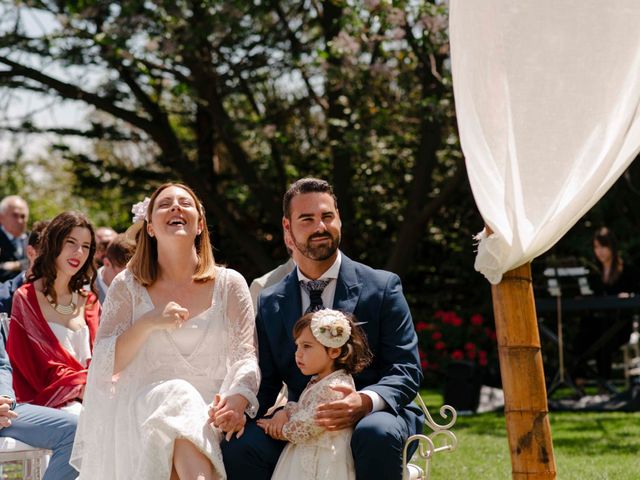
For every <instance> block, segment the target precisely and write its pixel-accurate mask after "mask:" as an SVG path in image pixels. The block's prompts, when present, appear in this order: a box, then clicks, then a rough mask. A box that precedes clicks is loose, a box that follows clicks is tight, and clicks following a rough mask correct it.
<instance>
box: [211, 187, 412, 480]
mask: <svg viewBox="0 0 640 480" xmlns="http://www.w3.org/2000/svg"><path fill="white" fill-rule="evenodd" d="M283 209H284V218H283V227H284V230H285V236H286V237H288V238H287V240H288V241H287V245H288V246H291V247H292V251H293V253H292V256H293V259H294V261H295V263H296V265H297V268H296V269H294V270H293V272H291V273H290V274H289V275H287V276H286V277H285V278H284V279H283V280H282V281H281V282H279V283H278V284H276V285H274V286H272V287H270V288H267V289H266V290H264V291H263V292H262V293H261V295H260V297H259V299H258V309H257V318H256V325H257V331H258V343H259V355H260V357H259V359H260V369H261V370H262V383H261V385H260V390H259V392H258V400H259V401H260V411H259V412H258V417H259V416H262V415H264V412H265V411H266V410H267V408H268V407H269V406H271V405H272V404H273V403H274V401H275V399H276V396H277V394H278V392H279V390H280V387H281V385H282V382H284V383H285V384H286V385H287V387H288V398H289V400H290V401H296V400H298V398H299V396H300V394H301V393H302V390H303V389H304V388H305V386H306V385H307V382H308V381H309V377H307V376H305V375H303V374H302V373H301V372H300V371H299V370H298V368H297V367H296V363H295V359H294V354H295V348H296V347H295V344H294V341H293V335H292V328H293V325H294V323H295V322H296V320H297V319H298V318H300V317H301V316H302V314H303V313H305V312H306V311H310V310H314V309H318V308H322V307H327V308H329V307H331V308H334V309H337V310H342V311H346V312H352V313H353V314H354V315H355V317H356V319H357V320H358V321H359V322H363V325H362V328H363V330H364V332H365V333H366V335H367V339H368V341H369V346H370V348H371V350H372V352H373V354H374V360H373V363H372V364H371V365H370V366H369V367H367V368H366V369H365V370H364V371H363V372H361V373H360V374H358V375H355V376H354V380H355V384H356V388H357V391H348V390H345V391H343V393H344V395H345V396H344V398H343V399H342V400H338V401H335V402H331V403H328V404H324V405H321V406H320V407H319V408H318V412H317V416H316V422H317V423H318V424H319V425H321V426H324V427H325V428H326V429H328V430H339V429H343V428H350V427H354V432H353V436H352V440H351V450H352V453H353V456H354V460H355V467H356V476H357V478H361V479H385V480H393V479H400V478H401V476H402V448H403V445H404V441H405V440H406V439H407V437H409V436H410V435H413V434H415V433H418V432H421V431H422V424H423V420H424V419H423V416H422V412H421V411H420V409H419V408H418V407H417V406H416V405H415V404H412V403H411V402H412V400H413V399H414V398H415V396H416V394H417V393H418V388H419V386H420V382H421V381H422V370H421V368H420V362H419V358H418V350H417V337H416V333H415V330H414V327H413V322H412V319H411V313H410V312H409V307H408V305H407V302H406V299H405V297H404V295H403V293H402V286H401V284H400V279H399V278H398V276H397V275H395V274H393V273H390V272H385V271H382V270H374V269H372V268H369V267H367V266H366V265H363V264H361V263H358V262H354V261H353V260H351V259H349V258H348V257H347V256H346V255H344V254H342V253H341V252H340V251H339V250H338V247H339V245H340V229H341V222H340V215H339V213H338V207H337V200H336V197H335V195H334V194H333V190H332V188H331V185H329V184H328V183H327V182H325V181H323V180H318V179H313V178H304V179H301V180H298V181H297V182H295V183H294V184H293V185H292V186H291V187H290V188H289V190H288V191H287V192H286V194H285V196H284V201H283ZM315 280H317V282H314V283H310V284H308V285H307V282H310V281H315ZM318 286H319V287H320V288H318V289H316V288H315V287H318ZM282 440H283V437H282V434H281V432H278V434H277V435H276V438H271V437H268V436H267V435H266V434H265V433H264V432H263V431H262V430H261V429H260V428H259V427H257V425H256V424H255V422H253V421H250V422H249V423H248V424H247V426H246V430H245V434H244V435H243V436H242V437H241V438H239V439H234V440H231V441H230V442H223V444H222V451H223V455H224V461H225V467H226V469H227V475H228V477H229V479H230V480H240V479H245V478H251V479H254V480H255V479H265V480H266V479H269V478H270V477H271V473H272V472H273V469H274V467H275V464H276V463H277V460H278V456H279V455H280V452H281V451H282V449H283V448H284V445H285V443H284V442H283V441H282Z"/></svg>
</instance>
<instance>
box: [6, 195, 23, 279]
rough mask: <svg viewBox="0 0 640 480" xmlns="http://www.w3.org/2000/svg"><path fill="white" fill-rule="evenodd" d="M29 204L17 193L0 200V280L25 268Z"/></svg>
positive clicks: (12, 275)
mask: <svg viewBox="0 0 640 480" xmlns="http://www.w3.org/2000/svg"><path fill="white" fill-rule="evenodd" d="M28 222H29V206H28V205H27V202H25V201H24V199H23V198H21V197H19V196H18V195H9V196H7V197H4V198H3V199H2V201H0V281H2V282H4V281H6V280H9V279H11V278H13V277H15V276H16V275H18V274H19V273H20V272H22V271H23V270H26V269H27V254H26V248H27V223H28Z"/></svg>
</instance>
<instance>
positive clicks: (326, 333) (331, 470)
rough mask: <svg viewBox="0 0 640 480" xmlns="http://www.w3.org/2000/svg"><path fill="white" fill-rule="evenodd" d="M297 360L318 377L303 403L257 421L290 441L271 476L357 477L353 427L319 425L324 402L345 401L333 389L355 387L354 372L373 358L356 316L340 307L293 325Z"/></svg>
mask: <svg viewBox="0 0 640 480" xmlns="http://www.w3.org/2000/svg"><path fill="white" fill-rule="evenodd" d="M293 337H294V339H295V342H296V346H297V349H296V364H297V366H298V368H299V369H300V371H301V372H302V373H303V374H305V375H313V377H312V378H311V380H310V381H309V384H308V385H307V387H306V388H305V389H304V391H303V392H302V394H301V395H300V399H299V401H298V402H289V403H287V405H286V406H285V407H284V409H282V410H279V411H278V412H276V414H275V415H274V416H273V417H272V418H268V419H267V418H262V419H260V420H258V422H257V423H258V425H259V426H260V427H261V428H262V429H264V430H265V432H266V433H267V435H269V436H272V437H274V438H278V437H279V432H282V436H284V437H285V438H286V439H287V440H288V441H289V444H288V445H287V446H286V447H285V449H284V451H283V452H282V454H281V455H280V458H279V460H278V464H277V465H276V469H275V471H274V473H273V476H272V477H271V478H272V480H287V479H291V478H296V479H301V480H305V479H306V480H322V479H326V480H329V479H330V480H355V478H356V475H355V469H354V466H353V457H352V455H351V447H350V441H351V433H352V429H343V430H338V431H327V430H325V429H324V428H323V427H320V426H318V425H316V423H315V415H316V409H317V407H318V406H319V405H322V404H324V403H328V402H332V401H334V400H339V399H341V398H342V397H343V396H344V395H343V393H341V392H340V391H339V389H334V387H348V388H351V389H354V390H355V385H354V383H353V378H352V377H351V374H353V373H358V372H360V371H361V370H362V369H363V368H364V367H366V366H367V365H368V364H369V363H370V362H371V359H372V355H371V352H370V351H369V347H368V346H367V341H366V338H365V336H364V334H363V333H362V330H361V329H360V327H358V326H357V324H355V323H354V322H353V319H352V318H350V317H348V316H347V315H345V314H344V313H342V312H339V311H336V310H319V311H317V312H314V313H308V314H306V315H304V316H303V317H302V318H300V320H298V321H297V322H296V324H295V326H294V327H293Z"/></svg>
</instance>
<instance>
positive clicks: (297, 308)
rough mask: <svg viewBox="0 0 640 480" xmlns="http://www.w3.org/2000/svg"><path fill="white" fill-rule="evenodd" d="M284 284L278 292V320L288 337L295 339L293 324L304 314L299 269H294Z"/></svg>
mask: <svg viewBox="0 0 640 480" xmlns="http://www.w3.org/2000/svg"><path fill="white" fill-rule="evenodd" d="M282 283H283V285H282V288H281V289H280V291H279V292H278V294H277V295H278V307H279V308H278V311H276V315H277V316H278V319H277V320H278V321H279V322H280V323H282V325H283V327H284V329H285V330H286V332H287V337H288V338H289V339H290V340H291V341H293V326H294V325H295V323H296V321H297V320H298V318H300V316H301V315H302V299H301V298H300V285H299V283H298V270H297V269H295V268H294V269H293V271H292V272H291V273H289V275H287V276H286V277H285V279H284V280H283V282H282Z"/></svg>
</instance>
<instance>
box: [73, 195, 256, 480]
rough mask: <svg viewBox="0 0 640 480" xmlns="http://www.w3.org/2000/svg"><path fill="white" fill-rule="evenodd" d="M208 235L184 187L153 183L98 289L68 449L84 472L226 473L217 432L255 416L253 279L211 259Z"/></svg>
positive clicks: (147, 478)
mask: <svg viewBox="0 0 640 480" xmlns="http://www.w3.org/2000/svg"><path fill="white" fill-rule="evenodd" d="M208 235H209V234H208V231H207V227H206V223H205V219H204V212H203V209H202V206H201V204H200V202H199V200H198V199H197V197H196V196H195V194H194V193H193V191H192V190H191V189H190V188H188V187H186V186H184V185H179V184H165V185H163V186H161V187H159V188H158V189H157V190H156V191H155V192H154V194H153V195H152V197H151V200H150V201H149V204H148V210H147V213H146V215H145V218H144V222H143V228H142V230H141V231H140V232H139V239H138V248H137V251H136V253H135V255H134V257H133V258H132V260H131V262H130V263H129V265H128V267H127V269H126V270H125V271H123V272H122V273H121V274H119V275H118V276H117V277H116V278H115V279H114V281H113V283H112V284H111V286H110V287H109V291H108V294H107V298H106V301H105V305H104V309H103V313H102V317H101V325H100V328H99V330H98V334H97V338H96V344H95V347H94V352H93V359H92V362H91V366H90V369H89V378H88V382H87V387H86V391H85V395H84V403H83V412H82V414H81V416H80V419H79V425H78V431H77V434H76V440H75V443H74V448H73V453H72V456H71V464H72V465H73V466H74V467H75V468H77V469H78V470H79V471H80V477H79V478H80V479H90V480H101V479H104V480H107V479H109V480H125V479H126V480H130V479H134V478H135V479H137V480H165V479H166V480H168V479H181V480H186V479H199V480H208V479H217V478H222V479H224V478H226V475H225V470H224V465H223V463H222V455H221V453H220V446H219V443H220V440H221V438H222V436H223V435H224V434H225V433H226V434H227V436H228V437H229V438H230V436H231V435H232V434H234V433H235V434H237V435H240V434H241V433H242V431H243V428H244V422H245V413H247V414H248V415H249V416H252V417H253V416H255V413H256V412H257V408H258V402H257V399H256V396H255V394H256V392H257V390H258V385H259V382H260V373H259V369H258V362H257V359H256V345H255V327H254V315H253V306H252V302H251V297H250V294H249V289H248V287H247V284H246V282H245V281H244V279H243V278H242V276H241V275H240V274H239V273H237V272H235V271H233V270H230V269H226V268H223V267H218V266H215V264H214V261H213V253H212V250H211V245H210V243H209V239H208ZM217 394H219V395H220V399H221V400H220V401H219V402H218V403H217V407H216V409H215V410H216V414H215V418H216V424H217V425H218V426H219V428H216V427H213V426H212V425H210V424H209V423H208V419H209V417H208V413H207V409H208V407H209V405H210V404H211V402H212V401H213V400H214V396H216V395H217ZM223 432H224V433H223Z"/></svg>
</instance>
